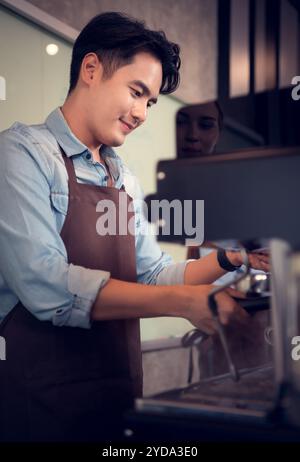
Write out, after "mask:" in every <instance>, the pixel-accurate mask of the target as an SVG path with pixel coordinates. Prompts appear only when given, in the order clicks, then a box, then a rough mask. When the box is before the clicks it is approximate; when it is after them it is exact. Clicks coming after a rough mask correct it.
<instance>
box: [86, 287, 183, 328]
mask: <svg viewBox="0 0 300 462" xmlns="http://www.w3.org/2000/svg"><path fill="white" fill-rule="evenodd" d="M188 299H189V297H188V295H187V291H186V290H184V288H183V286H154V285H153V286H152V285H143V284H137V283H133V282H124V281H119V280H117V279H110V280H109V282H108V283H107V284H106V285H105V287H103V289H101V291H100V292H99V293H98V295H97V298H96V300H95V303H94V305H93V307H92V311H91V318H92V319H93V320H98V321H100V320H108V319H109V320H112V319H130V318H152V317H158V316H176V317H185V316H186V314H187V310H188V306H189V300H188Z"/></svg>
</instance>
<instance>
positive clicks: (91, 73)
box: [80, 53, 103, 86]
mask: <svg viewBox="0 0 300 462" xmlns="http://www.w3.org/2000/svg"><path fill="white" fill-rule="evenodd" d="M102 72H103V68H102V64H101V63H100V61H99V58H98V56H97V55H96V53H88V54H87V55H85V57H84V58H83V60H82V63H81V69H80V76H81V80H82V81H83V82H84V83H85V84H86V85H88V86H89V85H91V84H92V83H93V82H94V81H95V79H96V78H97V79H98V81H99V80H101V78H102Z"/></svg>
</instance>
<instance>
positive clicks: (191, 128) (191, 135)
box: [185, 122, 199, 143]
mask: <svg viewBox="0 0 300 462" xmlns="http://www.w3.org/2000/svg"><path fill="white" fill-rule="evenodd" d="M185 139H186V141H189V142H190V143H195V142H196V141H199V133H198V127H197V123H195V122H190V123H189V125H188V130H187V133H186V137H185Z"/></svg>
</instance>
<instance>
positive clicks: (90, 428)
mask: <svg viewBox="0 0 300 462" xmlns="http://www.w3.org/2000/svg"><path fill="white" fill-rule="evenodd" d="M63 158H64V162H65V166H66V169H67V172H68V176H69V206H68V213H67V216H66V219H65V223H64V226H63V229H62V231H61V237H62V239H63V241H64V244H65V247H66V250H67V255H68V261H69V263H73V264H75V265H80V266H83V267H86V268H90V269H101V270H105V271H110V273H111V277H112V278H116V279H120V280H123V281H132V282H134V281H136V257H135V237H134V236H133V235H131V234H129V233H127V235H119V234H118V233H117V234H116V235H115V236H113V235H106V236H100V235H99V234H97V231H96V222H97V220H98V219H99V217H100V216H101V215H100V214H99V212H96V205H97V203H98V202H99V201H101V200H103V199H106V200H111V201H113V202H114V203H115V206H116V212H117V213H116V216H117V220H118V216H119V203H120V202H119V201H120V191H119V190H118V189H116V188H114V187H99V186H96V185H87V184H79V183H77V180H76V174H75V170H74V166H73V162H72V160H71V159H69V158H68V157H67V156H66V155H65V154H64V153H63ZM121 192H122V193H123V194H126V193H125V191H124V188H123V191H121ZM126 198H127V205H128V204H129V203H130V201H131V200H132V199H131V198H130V197H129V196H128V195H126ZM127 210H128V209H127ZM133 215H134V212H127V223H128V221H129V220H130V219H131V218H132V217H133ZM117 229H118V222H117ZM28 308H30V307H28ZM0 335H2V336H3V337H4V338H5V339H6V358H7V359H6V361H0V400H1V401H0V440H2V441H101V440H105V439H107V438H112V439H114V438H115V439H117V438H120V437H121V429H122V414H123V413H124V411H125V410H126V409H128V408H130V407H131V406H132V405H133V400H134V397H136V396H139V395H141V393H142V362H141V349H140V330H139V320H137V319H130V320H114V321H97V322H93V324H92V327H91V329H83V328H77V327H57V326H54V325H53V324H52V323H51V322H42V321H39V320H38V319H37V318H35V317H34V316H33V315H32V314H30V312H29V311H28V310H27V309H26V308H25V307H24V306H23V305H22V304H21V303H19V304H18V305H17V306H15V307H14V309H13V310H12V311H11V312H10V313H9V314H8V316H7V317H6V318H5V319H4V320H3V322H2V323H1V325H0Z"/></svg>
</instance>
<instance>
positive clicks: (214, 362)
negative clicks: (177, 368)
mask: <svg viewBox="0 0 300 462" xmlns="http://www.w3.org/2000/svg"><path fill="white" fill-rule="evenodd" d="M222 126H223V112H222V110H221V108H220V106H219V104H218V102H217V101H213V102H210V103H205V104H197V105H192V106H186V107H183V108H182V109H180V110H179V111H178V112H177V116H176V141H177V158H180V159H186V158H196V157H202V156H207V155H211V154H212V155H214V154H215V149H216V144H217V142H218V140H219V137H220V132H221V130H222ZM220 200H221V198H220ZM219 246H221V247H223V246H224V247H228V246H229V247H231V246H233V247H235V246H238V243H237V242H235V241H230V242H229V241H227V242H221V241H219V242H218V243H213V242H208V241H205V242H204V243H203V244H202V246H201V248H200V247H199V246H190V247H189V248H188V251H187V259H198V258H201V257H204V256H206V255H208V254H209V253H211V252H212V249H213V248H218V247H219ZM235 278H236V273H235V272H232V273H227V274H226V275H225V276H223V277H221V278H219V279H218V280H217V281H215V284H217V285H222V284H225V283H228V282H230V281H232V282H233V280H234V279H235ZM268 324H269V317H268V313H267V312H260V313H256V314H255V316H253V315H252V317H251V318H250V317H249V319H248V322H247V324H246V325H245V326H244V328H242V326H239V327H238V328H237V326H232V328H227V329H226V331H227V341H228V343H229V347H230V348H229V349H230V351H231V353H232V354H233V358H234V362H235V364H236V366H237V367H238V368H241V367H254V366H258V365H261V364H264V363H265V362H267V361H269V359H270V351H269V348H268V345H267V344H266V343H265V341H264V330H265V327H266V326H268ZM199 351H200V356H199V370H200V373H201V378H206V377H210V376H213V375H217V374H221V373H225V372H227V370H228V366H227V361H226V357H225V355H224V351H223V347H222V345H221V344H220V341H219V338H218V336H216V335H215V336H213V337H210V338H209V339H208V340H206V341H205V342H204V343H203V344H201V348H200V349H199Z"/></svg>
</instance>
